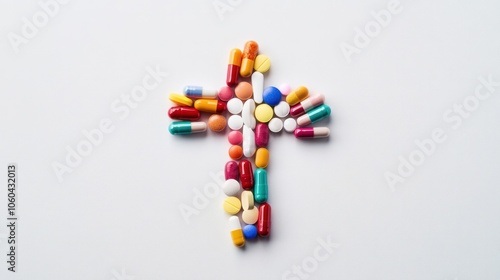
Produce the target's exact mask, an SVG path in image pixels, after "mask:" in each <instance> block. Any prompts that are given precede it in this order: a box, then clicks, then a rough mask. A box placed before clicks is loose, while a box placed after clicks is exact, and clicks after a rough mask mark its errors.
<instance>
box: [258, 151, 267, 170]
mask: <svg viewBox="0 0 500 280" xmlns="http://www.w3.org/2000/svg"><path fill="white" fill-rule="evenodd" d="M268 164H269V151H268V150H267V149H266V148H258V149H257V151H256V152H255V166H256V167H259V168H266V167H267V165H268Z"/></svg>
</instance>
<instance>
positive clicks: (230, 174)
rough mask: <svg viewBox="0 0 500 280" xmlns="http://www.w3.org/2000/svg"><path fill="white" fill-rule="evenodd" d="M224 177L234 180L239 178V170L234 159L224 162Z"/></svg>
mask: <svg viewBox="0 0 500 280" xmlns="http://www.w3.org/2000/svg"><path fill="white" fill-rule="evenodd" d="M224 178H225V179H226V180H229V179H234V180H236V181H238V180H239V179H240V171H239V167H238V163H237V162H236V161H233V160H230V161H228V162H226V165H225V166H224Z"/></svg>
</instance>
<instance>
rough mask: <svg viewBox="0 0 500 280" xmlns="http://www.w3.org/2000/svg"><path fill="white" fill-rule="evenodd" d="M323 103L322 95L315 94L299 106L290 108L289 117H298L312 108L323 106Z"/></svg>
mask: <svg viewBox="0 0 500 280" xmlns="http://www.w3.org/2000/svg"><path fill="white" fill-rule="evenodd" d="M323 102H325V96H324V95H323V94H315V95H313V96H311V97H309V98H307V99H306V100H304V101H302V102H300V103H299V104H297V105H295V106H292V107H291V108H290V115H291V116H292V117H298V116H300V115H302V114H304V113H305V112H307V111H309V110H311V109H312V108H314V107H316V106H319V105H321V104H323Z"/></svg>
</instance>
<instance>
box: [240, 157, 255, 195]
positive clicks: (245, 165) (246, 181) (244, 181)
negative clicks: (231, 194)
mask: <svg viewBox="0 0 500 280" xmlns="http://www.w3.org/2000/svg"><path fill="white" fill-rule="evenodd" d="M238 167H239V171H240V181H241V187H242V188H243V189H244V190H251V189H252V188H253V170H252V163H251V162H250V161H248V160H246V159H244V160H242V161H240V162H239V163H238Z"/></svg>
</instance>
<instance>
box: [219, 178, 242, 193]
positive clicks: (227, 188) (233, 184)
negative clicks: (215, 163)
mask: <svg viewBox="0 0 500 280" xmlns="http://www.w3.org/2000/svg"><path fill="white" fill-rule="evenodd" d="M222 191H223V192H224V194H225V195H227V196H235V195H237V194H238V192H239V191H240V183H239V182H238V181H236V180H234V179H229V180H226V181H225V182H224V185H222Z"/></svg>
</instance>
